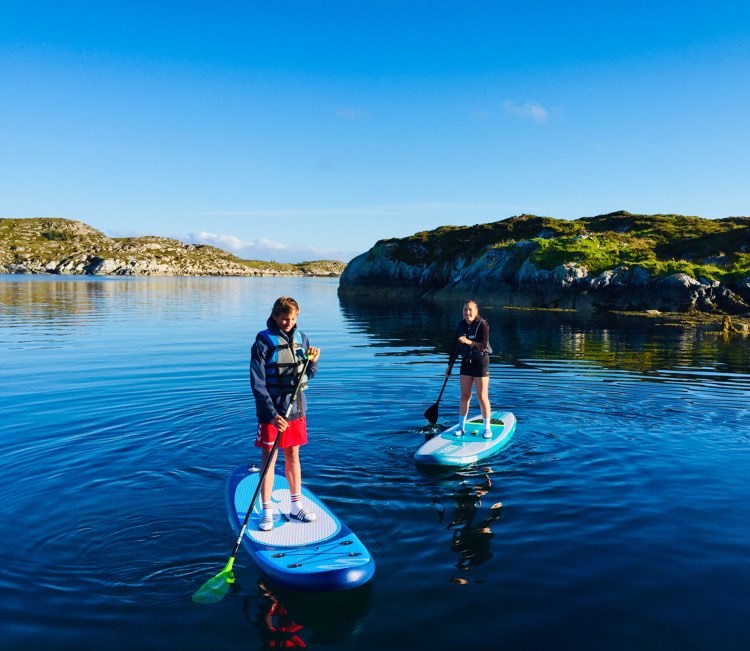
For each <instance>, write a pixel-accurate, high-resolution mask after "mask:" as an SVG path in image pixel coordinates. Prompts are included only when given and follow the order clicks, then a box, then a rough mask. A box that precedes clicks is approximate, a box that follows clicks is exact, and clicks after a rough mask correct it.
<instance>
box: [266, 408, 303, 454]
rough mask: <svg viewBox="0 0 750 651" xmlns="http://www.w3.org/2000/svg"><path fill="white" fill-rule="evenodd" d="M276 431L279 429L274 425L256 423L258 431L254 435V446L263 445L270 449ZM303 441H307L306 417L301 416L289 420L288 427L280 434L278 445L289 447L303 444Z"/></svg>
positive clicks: (276, 433)
mask: <svg viewBox="0 0 750 651" xmlns="http://www.w3.org/2000/svg"><path fill="white" fill-rule="evenodd" d="M278 433H279V430H277V429H276V426H275V425H272V424H271V423H258V433H257V434H256V435H255V447H256V448H263V447H265V448H268V449H269V450H270V449H271V448H272V447H273V442H274V441H275V440H276V436H277V435H278ZM305 443H307V419H306V418H305V417H304V416H302V418H296V419H295V420H290V421H289V427H287V428H286V430H284V432H283V433H282V434H281V440H280V441H279V446H278V447H280V448H291V447H292V446H293V445H304V444H305Z"/></svg>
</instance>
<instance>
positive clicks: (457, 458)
mask: <svg viewBox="0 0 750 651" xmlns="http://www.w3.org/2000/svg"><path fill="white" fill-rule="evenodd" d="M490 419H491V421H490V423H491V424H490V429H491V430H492V438H489V439H486V438H484V436H483V434H484V425H483V424H482V417H481V416H476V417H475V418H472V419H471V420H467V421H466V426H465V428H464V434H463V435H462V436H456V432H457V431H458V424H456V425H455V426H453V427H451V428H450V429H447V430H445V431H444V432H442V433H440V434H436V435H435V436H433V437H432V438H431V439H430V440H429V441H425V443H424V444H423V445H422V447H420V448H419V449H418V450H417V451H416V453H415V454H414V459H415V460H416V462H417V463H421V464H424V465H432V466H464V465H467V464H470V463H474V462H476V461H480V460H481V459H485V458H486V457H489V456H490V455H493V454H495V453H496V452H498V451H499V450H501V449H502V448H503V447H504V446H505V445H507V443H508V441H510V438H511V436H513V432H515V431H516V417H515V416H514V415H513V414H512V413H510V412H509V411H493V412H492V414H490Z"/></svg>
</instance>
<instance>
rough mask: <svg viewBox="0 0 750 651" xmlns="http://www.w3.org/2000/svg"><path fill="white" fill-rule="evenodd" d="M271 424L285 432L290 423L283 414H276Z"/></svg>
mask: <svg viewBox="0 0 750 651" xmlns="http://www.w3.org/2000/svg"><path fill="white" fill-rule="evenodd" d="M271 425H273V426H274V427H275V428H276V429H277V430H279V432H283V431H284V430H285V429H286V428H287V427H289V423H288V422H287V420H286V419H285V418H284V417H283V416H282V415H281V414H276V415H275V416H274V417H273V420H272V421H271Z"/></svg>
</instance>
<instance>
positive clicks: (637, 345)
mask: <svg viewBox="0 0 750 651" xmlns="http://www.w3.org/2000/svg"><path fill="white" fill-rule="evenodd" d="M339 302H340V304H341V311H342V313H343V315H344V318H345V319H346V320H347V321H348V322H349V323H350V324H351V326H352V327H353V328H356V329H357V330H359V331H361V332H364V333H366V334H367V335H369V336H370V337H372V339H373V343H372V345H380V346H392V347H393V346H399V347H402V350H400V351H399V353H398V354H399V355H404V354H408V355H430V354H434V353H435V352H439V353H443V354H445V355H446V356H447V355H448V354H449V352H450V348H451V346H452V335H453V332H454V328H455V325H456V323H458V321H459V320H460V319H461V308H462V306H461V305H460V304H458V303H457V304H456V305H455V306H446V305H444V304H442V303H434V302H431V301H426V300H418V299H414V300H409V301H407V302H404V303H403V304H398V303H396V304H394V303H393V301H377V300H376V301H373V300H372V299H365V298H362V297H342V296H339ZM480 312H481V314H482V316H484V317H485V318H486V319H487V320H488V322H489V324H490V340H491V343H492V348H493V349H494V351H495V352H494V354H493V355H492V356H491V357H490V360H491V361H492V362H502V363H507V364H512V365H514V366H524V365H528V364H529V363H530V362H529V360H543V359H576V360H585V361H591V362H595V363H596V364H597V365H599V366H602V367H604V368H617V369H624V370H630V371H638V372H641V373H650V372H653V371H657V370H661V369H669V368H674V367H677V366H687V367H699V366H703V365H711V366H712V367H718V368H721V369H722V370H725V371H726V372H729V373H735V372H747V370H748V369H750V337H747V336H743V335H734V336H731V337H725V336H722V335H721V334H720V333H719V332H710V331H706V330H704V329H700V328H696V327H693V326H689V325H685V326H678V325H669V326H666V325H657V324H656V323H654V322H653V321H650V320H648V319H646V318H640V317H635V316H631V317H625V316H617V315H599V316H595V315H581V314H576V313H574V312H551V311H531V310H517V309H504V308H496V307H487V306H482V305H480Z"/></svg>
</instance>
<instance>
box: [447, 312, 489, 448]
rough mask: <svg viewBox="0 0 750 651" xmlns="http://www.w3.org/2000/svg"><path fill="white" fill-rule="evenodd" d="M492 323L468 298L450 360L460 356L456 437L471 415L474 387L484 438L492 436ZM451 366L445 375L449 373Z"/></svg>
mask: <svg viewBox="0 0 750 651" xmlns="http://www.w3.org/2000/svg"><path fill="white" fill-rule="evenodd" d="M491 352H492V348H491V347H490V326H489V324H488V323H487V321H485V320H484V319H483V318H482V317H481V316H479V306H478V305H477V303H476V301H472V300H469V301H466V303H464V309H463V319H461V321H460V322H459V324H458V325H457V326H456V334H455V339H454V342H453V349H452V351H451V356H450V359H452V360H453V359H456V356H460V357H461V370H460V382H461V400H460V402H459V408H458V425H459V426H458V429H457V430H456V436H463V434H464V428H465V425H466V417H467V416H468V414H469V402H471V390H472V387H474V388H475V389H476V393H477V400H478V401H479V409H480V410H481V412H482V421H483V422H484V438H487V439H489V438H492V431H491V430H490V413H491V412H492V410H491V409H490V399H489V387H490V353H491ZM450 372H451V367H450V365H449V367H448V370H447V371H446V375H450Z"/></svg>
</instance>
